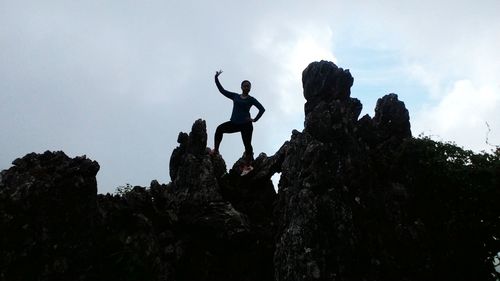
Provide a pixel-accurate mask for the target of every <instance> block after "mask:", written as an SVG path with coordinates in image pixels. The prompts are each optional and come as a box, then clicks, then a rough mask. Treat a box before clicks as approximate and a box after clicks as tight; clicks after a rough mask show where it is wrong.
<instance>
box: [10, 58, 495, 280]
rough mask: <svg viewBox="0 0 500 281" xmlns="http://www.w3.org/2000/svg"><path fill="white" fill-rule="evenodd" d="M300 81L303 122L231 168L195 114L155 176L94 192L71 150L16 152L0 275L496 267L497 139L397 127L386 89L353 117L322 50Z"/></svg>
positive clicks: (389, 273) (310, 274) (468, 275)
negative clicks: (474, 141)
mask: <svg viewBox="0 0 500 281" xmlns="http://www.w3.org/2000/svg"><path fill="white" fill-rule="evenodd" d="M302 81H303V85H304V97H305V99H306V102H305V106H304V113H305V123H304V124H305V128H304V130H303V131H302V132H299V131H296V130H294V131H293V132H292V135H291V137H290V140H287V141H286V142H285V143H284V144H283V146H282V147H281V148H280V149H279V150H278V151H277V152H276V153H275V154H274V155H272V156H267V155H265V154H263V153H262V154H260V155H259V156H258V157H257V158H256V159H255V161H254V163H253V166H254V170H253V171H252V172H250V173H249V174H248V175H245V176H242V175H241V173H240V168H239V167H240V164H241V161H243V159H240V160H238V161H237V162H236V163H235V164H234V165H233V166H232V168H231V169H230V170H229V171H227V169H226V163H225V162H224V160H223V159H222V157H221V156H220V155H211V154H210V153H209V150H208V149H207V147H206V144H207V131H206V125H205V122H204V121H203V120H197V121H195V122H194V124H193V127H192V128H191V132H190V133H189V134H188V133H184V132H181V133H179V136H178V143H179V146H178V147H177V148H175V149H174V151H173V152H172V154H171V158H170V166H169V174H170V177H171V182H170V183H168V184H160V183H158V182H157V181H152V182H151V184H150V186H149V187H140V186H136V187H131V186H128V187H125V188H123V189H121V191H120V192H118V193H117V194H113V195H111V194H106V195H97V194H96V190H97V188H96V180H95V175H96V173H97V171H98V170H99V165H98V164H97V162H95V161H91V160H89V159H87V158H86V157H85V156H83V157H76V158H73V159H71V158H69V157H67V156H66V155H65V154H64V153H63V152H45V153H43V154H35V153H32V154H28V155H26V156H25V157H23V158H20V159H17V160H15V161H14V162H13V164H14V166H13V167H11V168H10V169H8V170H5V171H2V172H1V173H0V230H1V233H2V235H1V236H0V281H3V280H9V281H10V280H222V281H224V280H248V281H250V280H277V281H281V280H283V281H284V280H287V281H289V280H375V281H376V280H381V281H382V280H384V281H385V280H478V279H479V280H486V279H488V278H490V277H491V276H493V275H495V272H494V270H493V266H492V261H493V256H494V255H495V254H496V253H497V252H499V251H500V243H499V242H498V238H497V237H500V220H499V218H498V215H499V214H500V205H499V204H498V201H499V199H500V189H499V188H498V187H499V182H500V180H499V178H500V177H499V175H500V160H499V159H500V155H498V153H497V154H493V155H491V154H473V153H472V152H468V151H464V150H463V149H460V148H458V147H456V146H454V145H451V144H443V143H438V142H434V141H432V140H429V139H425V138H424V139H415V138H412V135H411V130H410V122H409V114H408V111H407V109H406V108H405V105H404V103H403V102H402V101H399V100H398V96H397V95H395V94H388V95H386V96H384V97H382V98H381V99H379V100H378V102H377V106H376V109H375V116H374V117H373V118H372V117H370V116H368V115H365V116H363V117H361V118H359V115H360V112H361V109H362V105H361V103H360V101H359V100H357V99H355V98H352V97H351V96H350V95H351V92H350V88H351V86H352V84H353V81H354V79H353V77H352V76H351V74H350V73H349V71H348V70H344V69H342V68H339V67H337V66H336V65H335V64H333V63H331V62H326V61H321V62H314V63H311V64H310V65H309V66H308V67H307V68H306V69H305V70H304V72H303V77H302ZM276 173H281V178H280V181H279V184H278V187H277V189H278V193H276V191H275V187H274V185H273V182H272V181H271V177H272V176H273V175H274V174H276ZM497 277H498V274H497Z"/></svg>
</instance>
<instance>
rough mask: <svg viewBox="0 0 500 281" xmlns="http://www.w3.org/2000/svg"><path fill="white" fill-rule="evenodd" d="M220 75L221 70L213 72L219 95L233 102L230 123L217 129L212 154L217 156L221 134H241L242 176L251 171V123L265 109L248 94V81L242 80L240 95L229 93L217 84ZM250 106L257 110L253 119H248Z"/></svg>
mask: <svg viewBox="0 0 500 281" xmlns="http://www.w3.org/2000/svg"><path fill="white" fill-rule="evenodd" d="M221 73H222V70H219V71H216V72H215V85H217V88H218V89H219V91H220V92H221V94H223V95H224V96H226V97H227V98H228V99H231V100H232V101H233V112H232V114H231V119H230V121H228V122H225V123H222V124H220V125H219V126H218V127H217V130H216V131H215V137H214V150H213V151H212V153H213V154H219V146H220V143H221V141H222V136H223V134H225V133H236V132H241V138H242V139H243V145H245V154H244V156H245V157H244V159H245V167H243V169H242V170H243V171H242V175H244V174H247V173H249V172H250V171H251V170H252V169H253V168H252V166H251V163H252V161H253V148H252V132H253V125H252V122H257V120H259V119H260V117H261V116H262V114H264V111H265V109H264V107H263V106H262V104H260V103H259V101H257V99H255V98H254V97H252V96H250V95H249V94H248V93H249V92H250V88H251V87H252V84H251V83H250V81H248V80H244V81H243V82H241V94H236V93H233V92H229V91H227V90H225V89H224V88H223V87H222V85H221V83H220V82H219V75H221ZM252 105H255V106H256V107H257V108H258V109H259V113H258V114H257V116H255V118H253V119H252V118H251V117H250V108H251V107H252Z"/></svg>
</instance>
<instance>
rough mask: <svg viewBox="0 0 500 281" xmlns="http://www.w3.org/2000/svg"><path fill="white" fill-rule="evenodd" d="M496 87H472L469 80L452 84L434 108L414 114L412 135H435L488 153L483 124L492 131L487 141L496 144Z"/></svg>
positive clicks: (498, 101) (498, 90)
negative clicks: (492, 129) (488, 126)
mask: <svg viewBox="0 0 500 281" xmlns="http://www.w3.org/2000/svg"><path fill="white" fill-rule="evenodd" d="M499 93H500V87H498V85H496V86H495V85H494V84H490V85H484V84H483V85H480V86H477V85H475V84H474V83H473V82H472V81H470V80H460V81H456V82H455V83H454V84H453V87H452V88H451V90H450V91H449V92H447V93H445V95H444V97H442V98H441V99H440V101H439V103H438V104H437V105H434V106H432V105H431V106H428V107H424V108H423V109H422V110H421V111H419V112H417V113H416V116H415V118H414V120H415V121H414V122H413V132H414V133H417V134H418V133H421V132H423V133H424V134H428V135H431V136H432V135H437V137H438V138H441V139H442V140H445V141H455V142H456V143H457V144H458V145H462V146H466V148H470V149H473V150H476V151H481V150H487V151H488V150H489V148H491V147H489V146H488V145H487V144H486V143H485V141H486V133H487V131H488V128H487V125H486V123H488V124H489V125H490V126H491V127H492V128H495V129H494V130H495V131H493V132H491V135H489V140H490V142H492V143H495V142H497V144H498V136H500V132H498V131H497V128H499V126H500V116H499V115H498V110H499V108H500V94H499Z"/></svg>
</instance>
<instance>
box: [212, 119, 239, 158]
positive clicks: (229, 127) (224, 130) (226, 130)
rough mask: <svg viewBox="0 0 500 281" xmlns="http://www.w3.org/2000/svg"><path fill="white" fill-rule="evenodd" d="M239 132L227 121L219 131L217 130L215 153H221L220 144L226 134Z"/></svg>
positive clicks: (219, 127)
mask: <svg viewBox="0 0 500 281" xmlns="http://www.w3.org/2000/svg"><path fill="white" fill-rule="evenodd" d="M237 131H238V128H236V126H235V124H234V123H233V122H231V121H227V122H225V123H222V124H220V125H219V126H218V127H217V129H216V130H215V135H214V151H215V152H217V153H218V152H219V146H220V143H221V142H222V136H223V134H225V133H235V132H237Z"/></svg>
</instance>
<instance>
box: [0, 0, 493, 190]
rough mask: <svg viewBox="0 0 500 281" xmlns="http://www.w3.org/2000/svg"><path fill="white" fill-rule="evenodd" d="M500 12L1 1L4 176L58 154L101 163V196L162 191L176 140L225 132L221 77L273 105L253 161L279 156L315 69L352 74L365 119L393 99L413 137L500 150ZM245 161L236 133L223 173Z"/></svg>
mask: <svg viewBox="0 0 500 281" xmlns="http://www.w3.org/2000/svg"><path fill="white" fill-rule="evenodd" d="M347 2H349V3H347ZM498 11H500V1H498V0H481V1H461V0H458V1H435V0H433V1H427V0H419V1H395V0H394V1H392V0H380V1H358V3H353V1H321V0H316V1H290V0H288V1H284V0H283V1H282V0H278V1H261V0H255V1H240V0H224V1H216V0H214V1H194V0H187V1H186V0H184V1H180V0H179V1H174V0H162V1H160V0H144V1H130V0H120V1H118V0H107V1H106V0H85V1H69V0H65V1H57V0H48V1H34V0H33V1H24V0H15V1H14V0H11V1H9V0H0V108H1V110H0V129H1V137H0V169H7V168H9V167H10V166H11V162H12V161H13V160H14V159H15V158H17V157H21V156H23V155H25V154H26V153H29V152H33V151H34V152H44V151H45V150H63V151H64V152H66V153H67V154H68V155H69V156H71V157H74V156H78V155H83V154H86V155H87V156H88V157H90V158H91V159H93V160H97V161H98V162H99V163H100V165H101V170H100V172H99V174H98V176H97V179H98V186H99V192H101V193H105V192H113V191H114V190H115V188H116V187H117V186H120V185H125V184H127V183H128V184H132V185H142V186H149V183H150V181H151V180H153V179H157V180H158V181H160V182H161V183H168V182H169V181H170V178H169V176H168V162H169V159H170V154H171V152H172V150H173V149H174V148H175V147H176V146H177V143H176V140H177V135H178V133H179V132H180V131H184V132H189V130H190V128H191V125H192V123H193V122H194V121H195V120H196V119H198V118H202V119H205V120H206V121H207V127H208V133H209V146H213V133H214V131H215V128H216V127H217V125H218V124H220V123H222V122H225V121H227V120H228V119H229V116H230V113H231V107H232V103H231V101H230V100H227V99H226V98H225V97H223V96H222V95H220V94H219V93H218V91H217V89H216V87H215V85H214V82H213V75H214V73H215V71H216V70H218V69H222V70H223V71H224V73H223V74H222V75H221V77H220V80H221V82H222V84H223V85H224V87H225V88H226V89H228V90H232V91H239V85H240V82H241V81H242V80H244V79H248V80H250V81H252V92H251V94H252V95H253V96H254V97H256V98H257V99H258V100H259V101H260V102H261V103H262V104H263V105H264V106H265V107H266V113H265V114H264V116H263V117H262V119H261V120H260V121H259V122H257V123H255V125H254V140H253V146H254V150H255V151H256V153H259V152H265V153H267V154H268V155H270V154H273V153H274V152H276V151H277V150H278V148H279V147H280V146H281V145H282V144H283V142H284V141H286V140H288V139H289V137H290V134H291V131H292V130H293V129H298V130H302V129H303V104H304V99H303V96H302V85H301V72H302V70H303V69H304V68H305V67H306V66H307V65H308V64H309V63H310V62H312V61H317V60H330V61H334V62H335V63H336V64H337V65H339V66H340V67H343V68H347V69H350V71H351V74H352V75H353V76H354V86H353V88H352V96H353V97H356V98H358V99H360V100H361V102H362V103H363V105H364V109H363V114H365V113H366V114H370V115H372V116H373V111H374V106H375V103H376V100H377V99H378V98H380V97H382V96H383V95H385V94H387V93H391V92H394V93H396V94H398V95H399V98H400V99H401V100H403V101H404V102H405V104H406V106H407V108H408V109H409V111H410V118H411V123H412V132H413V134H414V135H415V136H417V135H419V134H421V133H424V134H425V135H428V136H432V137H433V138H434V139H437V140H442V141H454V142H456V143H457V144H458V145H460V146H463V147H465V148H467V149H472V150H474V151H481V150H487V151H490V150H491V146H489V145H488V144H486V142H485V140H486V138H488V141H489V143H491V144H496V145H498V144H500V114H498V112H499V111H500V80H499V78H500V52H499V51H498V50H500V17H498ZM252 113H253V114H256V110H254V111H252ZM486 124H489V129H488V126H487V125H486ZM489 130H490V131H489ZM488 132H489V133H488ZM242 152H243V145H242V143H241V137H240V136H239V135H237V134H234V135H226V136H225V138H224V140H223V142H222V146H221V154H222V155H223V157H224V158H225V160H226V163H227V164H228V166H232V164H233V163H234V161H235V160H236V159H237V158H238V157H239V156H240V155H241V153H242Z"/></svg>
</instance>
